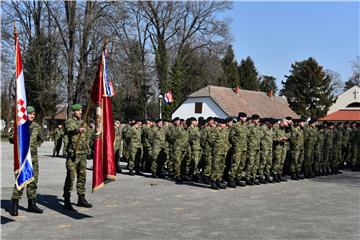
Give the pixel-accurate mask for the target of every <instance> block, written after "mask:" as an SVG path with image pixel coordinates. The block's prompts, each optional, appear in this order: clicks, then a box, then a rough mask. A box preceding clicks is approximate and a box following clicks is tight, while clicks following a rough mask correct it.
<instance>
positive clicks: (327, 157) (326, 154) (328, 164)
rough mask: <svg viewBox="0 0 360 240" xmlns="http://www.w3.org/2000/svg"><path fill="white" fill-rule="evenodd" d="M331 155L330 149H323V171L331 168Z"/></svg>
mask: <svg viewBox="0 0 360 240" xmlns="http://www.w3.org/2000/svg"><path fill="white" fill-rule="evenodd" d="M332 153H333V150H332V148H325V149H324V164H323V166H324V168H325V169H329V168H330V167H332Z"/></svg>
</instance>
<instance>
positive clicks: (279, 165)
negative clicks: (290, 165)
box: [272, 144, 286, 174]
mask: <svg viewBox="0 0 360 240" xmlns="http://www.w3.org/2000/svg"><path fill="white" fill-rule="evenodd" d="M284 152H285V148H284V145H281V144H278V145H276V146H275V147H274V163H273V167H272V174H282V171H283V168H284V161H285V158H284V156H286V153H285V154H284Z"/></svg>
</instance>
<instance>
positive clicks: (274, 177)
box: [273, 174, 280, 183]
mask: <svg viewBox="0 0 360 240" xmlns="http://www.w3.org/2000/svg"><path fill="white" fill-rule="evenodd" d="M273 180H274V182H277V183H278V182H280V180H279V177H278V175H277V174H274V175H273Z"/></svg>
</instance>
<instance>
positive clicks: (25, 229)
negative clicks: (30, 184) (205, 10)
mask: <svg viewBox="0 0 360 240" xmlns="http://www.w3.org/2000/svg"><path fill="white" fill-rule="evenodd" d="M51 151H52V144H51V143H45V144H44V145H43V146H42V147H41V148H40V150H39V155H40V183H39V189H38V194H39V195H38V196H39V206H40V207H42V208H43V209H44V213H43V214H42V215H38V214H34V213H28V212H26V211H24V208H26V207H27V200H26V197H25V198H23V199H22V200H21V202H20V204H21V206H22V208H21V210H20V213H19V216H18V217H11V216H10V214H9V213H8V212H7V211H6V209H7V208H8V207H9V206H10V201H9V198H10V195H11V192H12V185H13V183H14V177H13V174H12V170H11V169H12V146H11V145H10V144H7V143H2V144H1V230H2V233H1V238H2V239H154V240H160V239H166V240H168V239H346V240H350V239H359V237H360V234H359V229H360V219H359V216H360V195H359V189H360V188H359V187H360V183H359V182H360V181H359V180H360V175H359V173H358V172H357V173H354V172H349V171H345V172H344V174H342V175H336V176H328V177H321V178H316V179H311V180H303V181H289V182H287V183H280V184H271V185H269V184H267V185H260V186H253V187H246V188H236V189H226V190H221V191H213V190H210V189H208V188H205V187H203V186H190V185H181V186H178V185H175V184H174V183H173V182H170V181H166V180H161V179H155V180H154V179H150V178H145V177H140V176H134V177H130V176H127V175H123V174H120V175H118V180H117V181H116V182H112V183H109V184H107V185H106V186H105V187H104V188H103V189H100V190H99V191H98V192H96V193H95V194H91V175H92V172H91V171H90V170H89V171H88V175H87V176H88V184H87V191H88V194H87V198H88V200H89V201H90V202H91V203H92V204H93V205H94V207H93V208H92V209H85V208H78V207H76V209H77V212H75V213H70V212H67V211H65V210H63V208H62V204H63V201H62V197H61V194H62V187H63V182H64V178H65V159H63V158H52V157H50V154H51ZM88 165H89V166H91V161H88ZM72 200H73V202H76V201H77V199H76V198H75V197H73V199H72Z"/></svg>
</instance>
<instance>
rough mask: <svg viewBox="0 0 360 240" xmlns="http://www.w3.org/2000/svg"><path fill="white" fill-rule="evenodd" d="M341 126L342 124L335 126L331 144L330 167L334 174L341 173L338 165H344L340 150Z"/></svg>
mask: <svg viewBox="0 0 360 240" xmlns="http://www.w3.org/2000/svg"><path fill="white" fill-rule="evenodd" d="M342 128H343V125H342V123H338V124H336V128H335V129H334V139H333V141H334V143H333V146H334V148H333V163H334V165H333V166H332V169H333V172H334V173H335V174H339V173H342V172H340V171H339V165H340V164H341V165H343V164H344V160H343V159H342V154H341V148H342V139H343V129H342Z"/></svg>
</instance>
